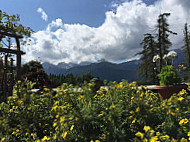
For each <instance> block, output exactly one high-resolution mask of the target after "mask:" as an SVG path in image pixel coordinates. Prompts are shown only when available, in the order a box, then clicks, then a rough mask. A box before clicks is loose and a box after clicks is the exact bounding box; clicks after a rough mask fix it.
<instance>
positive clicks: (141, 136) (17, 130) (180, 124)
mask: <svg viewBox="0 0 190 142" xmlns="http://www.w3.org/2000/svg"><path fill="white" fill-rule="evenodd" d="M32 85H33V84H31V83H30V82H25V84H22V83H21V82H18V84H17V85H16V86H15V87H14V94H13V96H10V97H8V99H7V101H6V102H3V103H1V104H0V112H1V115H0V140H1V141H4V142H10V141H11V142H17V141H35V142H46V141H51V142H61V141H65V142H70V141H76V142H77V141H79V142H81V141H89V142H90V141H95V142H100V141H101V142H108V141H114V142H117V141H119V142H126V141H146V139H147V140H148V141H150V140H151V139H152V140H153V139H154V138H157V140H159V141H167V142H168V141H172V139H173V140H174V139H175V140H176V141H179V140H180V139H182V138H184V139H188V137H189V134H188V133H189V130H190V123H189V121H190V120H189V117H190V103H189V102H190V97H189V96H188V93H187V92H186V91H185V90H182V91H181V92H180V93H179V94H175V95H173V96H172V97H171V98H170V99H168V100H164V101H160V99H159V98H158V96H157V94H154V93H152V92H151V91H148V90H147V89H146V88H142V87H141V88H142V89H138V86H137V84H136V82H133V83H130V84H129V83H127V82H126V81H123V82H120V83H117V82H110V83H109V85H108V86H107V88H100V89H99V90H98V91H96V92H94V91H92V90H93V89H94V87H95V83H94V82H91V83H85V84H83V85H82V87H81V88H76V87H74V86H72V85H68V84H62V85H61V86H60V87H59V88H57V93H56V94H55V93H53V92H52V91H51V90H49V89H48V88H44V90H42V91H41V92H39V93H33V92H31V89H32ZM143 129H144V130H143ZM164 136H165V137H164Z"/></svg>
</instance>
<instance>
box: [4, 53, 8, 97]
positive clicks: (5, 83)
mask: <svg viewBox="0 0 190 142" xmlns="http://www.w3.org/2000/svg"><path fill="white" fill-rule="evenodd" d="M7 58H8V56H7V54H6V55H5V66H4V91H5V94H7V68H8V64H7Z"/></svg>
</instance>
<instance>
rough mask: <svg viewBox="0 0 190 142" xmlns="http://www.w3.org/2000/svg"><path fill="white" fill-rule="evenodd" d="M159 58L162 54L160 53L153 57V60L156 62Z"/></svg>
mask: <svg viewBox="0 0 190 142" xmlns="http://www.w3.org/2000/svg"><path fill="white" fill-rule="evenodd" d="M157 60H160V56H159V55H156V56H154V57H153V62H154V63H155V62H156V61H157Z"/></svg>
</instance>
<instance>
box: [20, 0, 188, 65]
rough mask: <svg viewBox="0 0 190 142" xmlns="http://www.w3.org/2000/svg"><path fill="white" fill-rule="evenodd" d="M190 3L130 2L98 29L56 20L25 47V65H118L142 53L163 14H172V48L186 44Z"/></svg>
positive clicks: (167, 0)
mask: <svg viewBox="0 0 190 142" xmlns="http://www.w3.org/2000/svg"><path fill="white" fill-rule="evenodd" d="M189 8H190V2H189V0H184V2H181V0H159V1H157V2H155V3H154V4H153V5H146V4H145V3H144V2H143V1H141V0H133V1H126V2H123V3H122V4H120V5H119V6H117V8H116V11H115V12H112V11H108V12H106V13H105V14H106V18H105V22H104V23H103V24H102V25H101V26H99V27H97V28H94V27H90V26H88V25H82V24H63V22H62V20H61V19H56V20H55V21H52V22H51V23H49V24H48V26H47V28H46V30H43V31H38V32H36V33H34V34H33V35H32V37H31V38H32V39H33V43H32V45H31V47H25V48H23V50H25V51H26V55H25V56H23V57H24V59H25V61H29V60H32V59H37V58H38V57H40V59H41V60H42V61H43V62H50V63H54V64H57V63H59V62H74V63H79V62H82V61H91V62H94V61H96V60H97V59H105V60H107V61H112V62H117V61H126V60H129V59H131V58H134V55H135V54H136V53H137V52H139V51H140V50H141V48H142V47H140V42H141V41H142V39H143V35H144V34H145V33H147V32H149V33H153V34H155V33H156V24H157V18H158V16H159V14H160V13H164V12H170V13H171V16H170V17H169V18H168V22H169V24H170V29H171V30H173V31H174V32H177V33H178V35H177V36H170V39H171V42H172V43H173V47H172V48H180V46H181V45H182V44H183V28H184V24H185V23H186V22H188V23H190V17H189V15H190V11H189Z"/></svg>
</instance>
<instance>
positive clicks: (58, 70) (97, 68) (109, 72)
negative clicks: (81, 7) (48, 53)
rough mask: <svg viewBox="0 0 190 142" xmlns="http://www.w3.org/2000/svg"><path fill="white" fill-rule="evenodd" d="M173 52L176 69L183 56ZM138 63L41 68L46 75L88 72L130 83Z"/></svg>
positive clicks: (137, 78) (85, 64)
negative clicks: (175, 55) (176, 55)
mask: <svg viewBox="0 0 190 142" xmlns="http://www.w3.org/2000/svg"><path fill="white" fill-rule="evenodd" d="M175 51H176V52H177V53H178V57H177V58H175V59H174V66H175V67H177V65H178V64H180V63H183V62H184V55H183V50H181V49H177V50H175ZM140 63H141V61H140V60H133V61H129V62H124V63H121V64H114V63H110V62H106V61H101V62H97V63H89V62H87V63H84V64H71V63H68V64H67V63H60V64H58V65H57V66H56V65H53V64H50V63H43V67H44V69H45V71H46V73H48V74H50V73H51V74H56V75H59V74H63V75H67V74H69V73H72V74H73V75H80V74H84V73H86V72H90V73H91V74H92V75H93V76H94V77H99V78H100V79H102V80H104V79H105V80H108V81H113V80H116V81H121V80H122V79H126V80H128V81H129V82H131V81H135V80H136V81H137V80H139V77H137V75H136V74H137V72H138V66H139V64H140Z"/></svg>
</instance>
